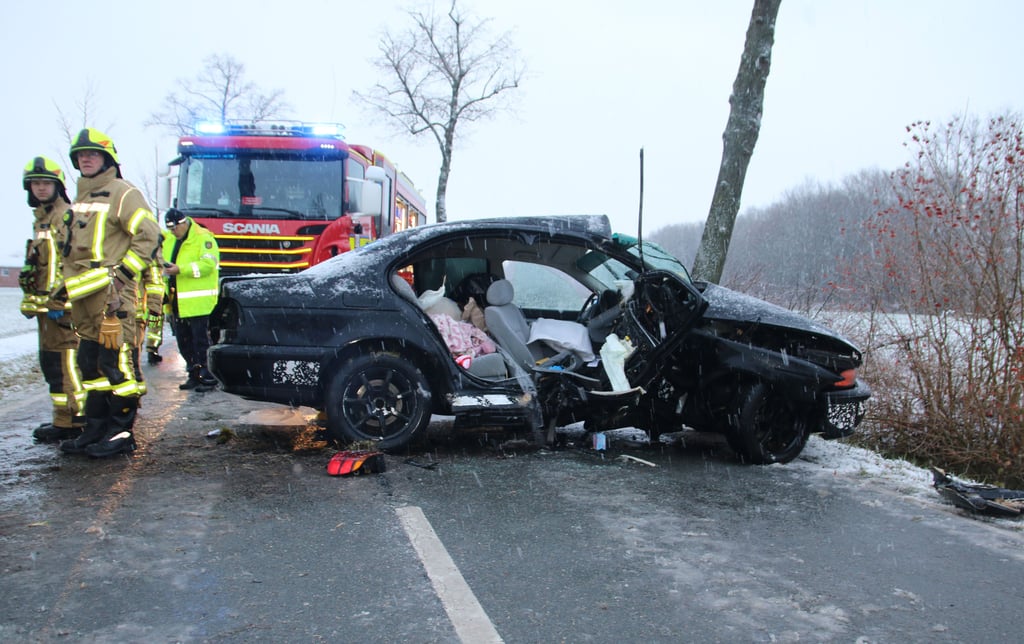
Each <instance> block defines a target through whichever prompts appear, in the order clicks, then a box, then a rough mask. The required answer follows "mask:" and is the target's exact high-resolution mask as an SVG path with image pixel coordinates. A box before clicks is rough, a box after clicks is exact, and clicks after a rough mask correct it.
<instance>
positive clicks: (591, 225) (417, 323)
mask: <svg viewBox="0 0 1024 644" xmlns="http://www.w3.org/2000/svg"><path fill="white" fill-rule="evenodd" d="M210 326H211V333H212V334H213V336H214V345H213V346H212V347H211V349H210V353H209V358H210V369H211V371H212V372H213V373H214V375H215V376H216V377H217V379H218V380H219V381H220V384H221V386H222V388H223V389H224V391H227V392H229V393H233V394H237V395H240V396H243V397H246V398H250V399H255V400H261V401H268V402H276V403H283V404H288V405H296V406H298V405H305V406H310V407H313V408H316V409H318V410H321V411H322V412H323V415H324V416H325V418H326V427H327V431H328V433H329V434H330V435H331V436H332V437H333V438H336V439H338V440H342V441H346V442H350V441H364V440H370V441H374V442H375V443H376V444H377V446H378V448H379V449H385V450H394V449H395V448H398V447H401V446H403V445H405V444H406V443H408V442H409V441H410V440H412V439H414V438H415V437H416V436H417V435H418V434H419V433H421V432H422V430H423V429H424V427H425V426H426V425H427V423H428V422H429V421H430V417H431V415H432V414H439V415H447V416H453V417H454V419H455V426H456V428H458V427H459V426H465V427H469V426H472V427H481V426H502V427H512V428H514V427H522V428H528V429H529V430H530V431H532V434H533V437H534V438H536V439H537V440H538V441H540V442H542V443H550V442H552V441H553V440H554V439H555V431H554V430H555V428H556V427H558V426H563V425H566V424H569V423H578V422H581V421H582V422H583V424H584V427H585V428H586V429H587V430H589V431H595V432H596V431H603V430H607V429H613V428H618V427H625V426H634V427H639V428H643V429H645V430H647V431H648V432H649V433H650V435H651V439H652V440H655V439H656V438H657V437H658V435H660V434H661V433H665V432H674V431H679V430H680V429H682V428H683V427H684V426H685V427H688V428H691V429H694V430H698V431H709V432H719V433H722V434H724V435H725V437H726V439H727V440H728V442H729V444H730V446H731V447H732V448H733V449H734V451H736V452H737V453H738V454H739V455H740V457H741V458H742V459H743V460H745V461H746V462H750V463H773V462H787V461H790V460H792V459H793V458H795V457H796V456H797V455H798V454H799V453H800V451H801V450H802V449H803V447H804V445H805V443H806V442H807V439H808V436H809V435H810V434H812V433H822V434H823V435H824V436H826V437H828V438H836V437H840V436H845V435H848V434H850V433H851V432H853V431H854V429H855V428H856V426H857V425H858V423H859V422H860V421H861V419H862V417H863V403H864V401H866V400H867V399H868V397H869V396H870V391H869V389H868V387H867V386H866V385H865V384H864V383H862V382H861V381H860V380H858V379H857V374H856V370H857V368H858V367H859V366H860V364H861V359H862V356H861V353H860V351H858V350H857V348H856V347H854V346H853V345H852V344H850V343H849V342H847V341H846V340H844V339H843V338H841V337H839V336H837V335H836V334H835V333H833V332H832V331H830V330H829V329H827V328H825V327H823V326H820V325H818V324H816V323H814V322H812V321H810V320H808V319H807V318H804V317H802V316H800V315H797V314H795V313H792V312H789V311H787V310H784V309H781V308H779V307H776V306H773V305H770V304H768V303H766V302H763V301H761V300H758V299H755V298H752V297H748V296H745V295H742V294H739V293H736V292H733V291H730V290H728V289H725V288H722V287H719V286H715V285H712V284H702V283H695V282H693V281H691V279H690V277H689V275H688V273H687V271H686V269H685V268H684V267H683V265H682V264H681V263H680V262H679V261H678V260H676V259H675V258H674V257H672V256H671V255H669V254H668V253H667V252H665V251H664V250H663V249H661V248H659V247H658V246H656V245H655V244H651V243H646V242H645V243H643V244H640V243H638V241H637V240H636V239H635V238H631V237H626V236H620V235H613V234H612V232H611V229H610V226H609V223H608V219H607V217H604V216H586V215H580V216H561V217H543V218H541V217H537V218H504V219H484V220H475V221H460V222H449V223H444V224H435V225H430V226H424V227H420V228H414V229H410V230H407V231H403V232H400V233H396V234H394V235H391V236H389V237H387V238H384V239H381V240H379V241H376V242H374V243H372V244H370V245H367V246H365V247H363V248H360V249H358V250H355V251H352V252H348V253H345V254H343V255H340V256H338V257H335V258H333V259H331V260H329V261H327V262H324V263H322V264H320V265H317V266H314V267H312V268H310V269H308V270H306V271H303V272H301V273H297V274H293V275H284V276H258V277H257V276H248V277H240V278H226V279H224V280H223V282H222V284H221V294H220V300H219V303H218V305H217V308H216V310H215V311H214V312H213V314H212V316H211V323H210Z"/></svg>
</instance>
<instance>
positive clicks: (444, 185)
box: [354, 0, 523, 221]
mask: <svg viewBox="0 0 1024 644" xmlns="http://www.w3.org/2000/svg"><path fill="white" fill-rule="evenodd" d="M456 5H457V0H451V4H450V6H449V9H448V13H447V14H446V15H445V16H444V17H440V16H437V15H435V14H434V12H433V10H432V9H431V10H427V11H410V12H409V17H410V18H412V21H413V26H412V27H411V28H410V29H409V30H408V31H405V32H404V33H400V34H397V35H395V34H392V33H390V32H385V33H384V35H383V36H382V37H381V40H380V44H379V50H380V57H378V58H376V59H374V60H373V61H372V63H373V65H374V66H375V67H376V68H377V69H379V70H380V71H381V72H382V73H381V78H382V79H385V80H382V81H381V82H378V83H377V84H376V85H374V86H373V87H372V88H370V90H369V91H367V92H365V93H361V92H354V95H355V98H356V99H357V100H359V101H360V102H363V103H365V104H367V105H369V106H370V107H372V108H373V109H375V110H377V111H378V112H380V113H382V114H384V115H385V116H386V117H387V118H388V120H389V121H391V122H392V123H393V124H396V125H398V126H399V127H400V128H401V130H402V131H404V132H409V133H410V134H412V135H413V136H418V135H420V134H423V133H425V132H429V133H430V134H432V135H433V137H434V139H435V141H436V142H437V147H438V149H439V150H440V151H441V169H440V171H439V173H438V177H437V197H436V202H435V212H436V214H437V221H446V220H447V219H448V215H447V209H446V207H445V196H446V194H447V192H448V177H449V175H450V173H451V166H452V151H453V149H454V146H455V130H456V128H457V127H458V126H459V124H460V123H463V122H472V121H478V120H481V119H484V118H488V117H492V116H493V115H494V114H496V113H497V112H499V111H501V110H503V109H507V108H508V107H509V103H508V100H509V93H508V91H509V90H512V89H515V88H517V87H519V83H520V81H521V80H522V76H523V65H522V63H521V62H520V60H519V52H518V51H517V50H516V49H515V47H514V46H513V45H512V39H511V36H510V34H509V33H507V32H506V33H504V34H502V35H501V36H499V37H498V38H497V39H496V40H491V39H490V38H488V33H487V26H488V23H489V22H490V21H489V20H473V19H471V18H470V17H469V16H468V15H467V14H465V13H464V12H462V11H461V10H460V9H459V8H458V7H457V6H456Z"/></svg>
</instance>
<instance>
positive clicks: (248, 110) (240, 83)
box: [145, 54, 291, 135]
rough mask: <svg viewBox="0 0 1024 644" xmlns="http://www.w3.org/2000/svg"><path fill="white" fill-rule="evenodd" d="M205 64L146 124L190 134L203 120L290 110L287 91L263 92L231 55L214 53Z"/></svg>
mask: <svg viewBox="0 0 1024 644" xmlns="http://www.w3.org/2000/svg"><path fill="white" fill-rule="evenodd" d="M203 65H204V66H203V69H202V71H200V72H199V75H198V76H196V77H195V78H194V79H192V80H185V79H180V78H179V79H178V80H177V82H176V86H177V87H176V89H175V90H174V91H172V92H171V93H169V94H168V95H167V97H166V98H165V99H164V108H163V109H162V110H160V111H157V112H154V113H152V114H151V115H150V116H149V119H148V120H147V121H146V123H145V125H147V126H151V125H156V126H160V127H164V128H166V129H168V130H171V131H173V132H174V133H175V134H178V135H182V134H189V133H191V132H192V131H193V128H194V127H195V124H196V123H198V122H200V121H216V122H220V123H223V122H224V121H226V120H228V119H242V120H251V121H258V120H261V119H273V118H282V117H284V116H286V115H287V114H288V113H289V112H290V111H291V106H289V105H288V104H287V103H286V102H285V101H284V90H280V89H275V90H273V91H272V92H270V93H263V91H262V90H260V89H259V88H257V87H256V85H255V84H254V83H252V82H250V81H247V80H245V65H243V64H242V63H240V62H238V61H237V60H235V59H234V58H232V57H231V56H230V55H228V54H212V55H210V56H207V57H206V58H205V59H204V60H203Z"/></svg>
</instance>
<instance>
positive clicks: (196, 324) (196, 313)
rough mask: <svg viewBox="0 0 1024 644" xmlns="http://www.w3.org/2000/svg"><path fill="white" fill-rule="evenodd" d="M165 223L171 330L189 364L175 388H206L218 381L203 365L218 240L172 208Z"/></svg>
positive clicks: (217, 267) (213, 299) (214, 300)
mask: <svg viewBox="0 0 1024 644" xmlns="http://www.w3.org/2000/svg"><path fill="white" fill-rule="evenodd" d="M164 223H166V224H167V229H168V230H170V231H171V233H172V236H171V237H169V238H167V239H166V240H165V241H164V247H163V254H164V258H166V260H167V262H166V263H165V264H164V275H166V276H167V295H168V299H169V302H168V304H169V305H170V312H171V329H172V330H173V331H174V337H176V338H178V350H179V351H180V352H181V357H183V358H184V359H185V365H186V366H187V368H188V378H187V379H186V380H185V382H184V383H182V384H181V385H179V388H180V389H195V390H196V391H200V392H202V391H210V390H212V389H213V388H214V387H215V386H216V384H217V381H216V380H215V379H214V377H213V374H211V373H210V371H209V369H207V366H206V351H207V349H209V348H210V325H209V322H210V313H211V312H212V311H213V307H214V306H215V305H216V304H217V282H218V279H219V277H220V251H219V250H218V248H217V240H216V239H214V237H213V233H211V232H210V231H209V230H207V229H206V228H203V227H202V226H200V225H199V224H197V223H196V222H194V221H193V220H192V218H191V217H188V216H186V215H185V213H183V212H182V211H180V210H178V209H177V208H171V209H170V210H168V211H167V212H166V213H165V215H164Z"/></svg>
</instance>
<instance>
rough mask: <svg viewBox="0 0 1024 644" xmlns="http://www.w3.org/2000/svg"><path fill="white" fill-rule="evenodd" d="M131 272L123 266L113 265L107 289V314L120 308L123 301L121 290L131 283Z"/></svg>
mask: <svg viewBox="0 0 1024 644" xmlns="http://www.w3.org/2000/svg"><path fill="white" fill-rule="evenodd" d="M131 280H132V276H131V274H130V273H129V272H128V271H127V269H125V268H124V267H123V266H120V265H118V266H115V267H114V268H112V269H111V271H110V289H109V290H108V291H107V309H106V314H107V315H113V314H114V313H117V312H118V311H120V310H121V306H122V304H123V303H124V302H123V300H122V298H121V292H122V291H124V289H125V288H126V287H128V286H129V285H130V284H131V283H132V281H131Z"/></svg>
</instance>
